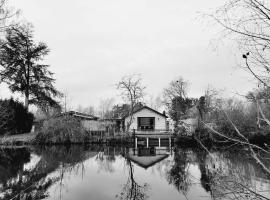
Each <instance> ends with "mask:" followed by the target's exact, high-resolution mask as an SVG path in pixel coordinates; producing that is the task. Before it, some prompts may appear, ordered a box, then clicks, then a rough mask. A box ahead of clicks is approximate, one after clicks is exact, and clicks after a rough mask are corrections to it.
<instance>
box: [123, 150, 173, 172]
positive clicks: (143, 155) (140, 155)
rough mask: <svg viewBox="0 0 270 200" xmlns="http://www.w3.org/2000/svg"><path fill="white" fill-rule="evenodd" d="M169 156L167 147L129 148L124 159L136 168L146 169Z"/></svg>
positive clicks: (169, 152)
mask: <svg viewBox="0 0 270 200" xmlns="http://www.w3.org/2000/svg"><path fill="white" fill-rule="evenodd" d="M170 154H171V151H170V148H169V147H149V148H146V147H139V148H130V149H129V151H128V154H127V155H126V158H127V159H129V160H130V161H131V162H133V163H135V164H137V165H138V166H140V167H142V168H144V169H147V168H149V167H151V166H153V165H155V164H156V163H158V162H160V161H162V160H164V159H165V158H167V157H168V156H169V155H170Z"/></svg>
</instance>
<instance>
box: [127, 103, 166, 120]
mask: <svg viewBox="0 0 270 200" xmlns="http://www.w3.org/2000/svg"><path fill="white" fill-rule="evenodd" d="M143 109H147V110H150V111H152V112H154V113H156V114H158V115H161V116H162V117H166V118H168V117H167V115H165V114H164V113H161V112H158V111H157V110H154V109H153V108H150V107H148V106H143V107H141V108H139V109H137V110H135V111H134V112H133V115H134V114H135V113H137V112H140V111H141V110H143ZM128 116H129V115H126V116H124V117H123V119H124V118H126V117H128Z"/></svg>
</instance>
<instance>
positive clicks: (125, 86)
mask: <svg viewBox="0 0 270 200" xmlns="http://www.w3.org/2000/svg"><path fill="white" fill-rule="evenodd" d="M117 89H118V90H120V91H121V92H122V93H121V95H122V98H123V99H124V100H125V101H126V103H128V104H129V113H128V114H129V116H130V117H129V120H128V122H127V124H126V126H127V127H126V130H127V131H129V127H130V125H131V124H132V122H133V120H134V119H133V113H134V111H135V108H136V105H137V104H138V103H139V102H142V101H143V97H144V90H145V86H143V85H142V79H141V77H140V76H139V75H129V76H124V77H123V78H122V80H121V81H119V83H118V84H117Z"/></svg>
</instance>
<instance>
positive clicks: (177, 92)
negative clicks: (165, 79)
mask: <svg viewBox="0 0 270 200" xmlns="http://www.w3.org/2000/svg"><path fill="white" fill-rule="evenodd" d="M188 86H189V83H188V81H186V80H184V79H183V77H181V76H180V77H178V78H177V79H175V80H173V81H171V82H170V84H169V85H168V87H166V88H165V89H164V90H163V99H164V103H165V105H166V106H167V107H170V105H171V103H172V101H173V99H174V98H176V97H181V98H186V97H187V91H188Z"/></svg>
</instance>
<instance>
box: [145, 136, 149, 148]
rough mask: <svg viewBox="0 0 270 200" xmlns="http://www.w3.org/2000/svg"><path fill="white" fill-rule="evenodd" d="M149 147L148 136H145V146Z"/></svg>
mask: <svg viewBox="0 0 270 200" xmlns="http://www.w3.org/2000/svg"><path fill="white" fill-rule="evenodd" d="M148 147H149V138H148V137H147V138H146V148H148Z"/></svg>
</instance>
